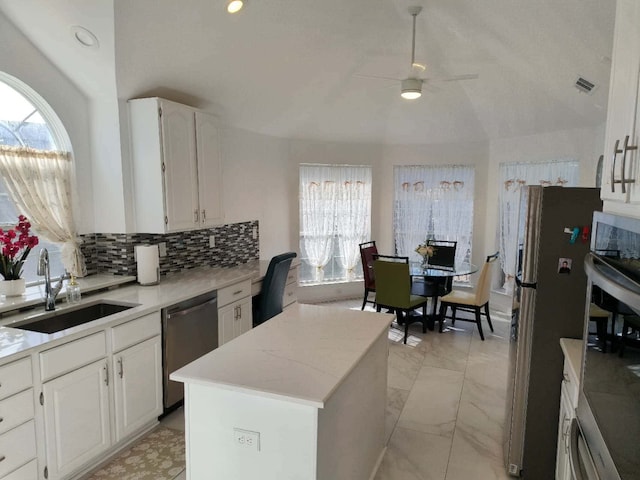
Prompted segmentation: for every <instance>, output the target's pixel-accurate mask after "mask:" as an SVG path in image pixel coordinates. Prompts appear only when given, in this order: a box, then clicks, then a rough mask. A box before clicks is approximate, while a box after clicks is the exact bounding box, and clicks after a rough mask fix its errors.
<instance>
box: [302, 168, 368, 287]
mask: <svg viewBox="0 0 640 480" xmlns="http://www.w3.org/2000/svg"><path fill="white" fill-rule="evenodd" d="M370 237H371V167H370V166H363V165H315V164H313V165H311V164H303V165H300V252H301V261H302V265H301V268H300V275H299V281H300V283H330V282H340V281H350V280H357V279H361V278H362V266H361V263H360V248H359V247H358V245H359V244H360V243H363V242H366V241H369V240H370V239H371V238H370Z"/></svg>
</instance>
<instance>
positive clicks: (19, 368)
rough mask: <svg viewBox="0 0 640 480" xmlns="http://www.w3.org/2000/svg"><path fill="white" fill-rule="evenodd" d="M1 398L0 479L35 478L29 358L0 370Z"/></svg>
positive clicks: (34, 435)
mask: <svg viewBox="0 0 640 480" xmlns="http://www.w3.org/2000/svg"><path fill="white" fill-rule="evenodd" d="M0 398H2V400H0V459H1V460H0V478H1V479H3V480H4V479H5V478H6V479H11V478H16V479H18V478H30V479H33V478H37V473H35V474H34V472H37V460H36V456H37V449H36V432H35V422H34V416H35V407H34V397H33V376H32V370H31V358H30V357H27V358H23V359H21V360H17V361H15V362H11V363H9V364H7V365H3V366H2V367H0ZM23 472H25V473H24V474H23ZM26 473H31V474H32V476H31V477H27V476H26Z"/></svg>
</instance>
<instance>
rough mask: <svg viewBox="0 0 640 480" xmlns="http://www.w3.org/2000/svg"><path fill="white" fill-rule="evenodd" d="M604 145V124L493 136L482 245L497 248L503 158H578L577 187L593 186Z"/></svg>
mask: <svg viewBox="0 0 640 480" xmlns="http://www.w3.org/2000/svg"><path fill="white" fill-rule="evenodd" d="M603 148H604V125H602V126H601V127H598V128H595V129H594V128H584V129H575V130H565V131H561V132H552V133H546V134H541V135H531V136H527V137H516V138H506V139H501V140H494V141H492V142H491V145H490V153H489V166H488V172H489V179H490V183H489V184H488V185H487V192H488V194H487V217H486V219H487V225H486V227H485V239H484V242H485V244H486V245H493V248H494V249H496V250H497V248H498V247H497V244H496V236H495V235H496V228H497V221H498V211H497V209H498V189H499V188H501V186H500V185H499V178H500V177H499V167H500V163H503V162H545V161H549V160H561V159H562V160H577V161H578V162H580V185H578V186H580V187H594V186H595V174H596V164H597V162H598V157H599V156H600V155H601V154H602V150H603Z"/></svg>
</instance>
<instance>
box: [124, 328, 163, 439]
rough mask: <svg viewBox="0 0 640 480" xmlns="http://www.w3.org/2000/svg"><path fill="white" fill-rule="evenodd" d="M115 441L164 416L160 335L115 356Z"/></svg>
mask: <svg viewBox="0 0 640 480" xmlns="http://www.w3.org/2000/svg"><path fill="white" fill-rule="evenodd" d="M112 371H113V372H114V382H113V385H114V393H115V425H116V442H117V441H120V440H122V439H123V438H125V437H127V436H129V435H131V434H132V433H135V432H136V431H137V430H139V429H140V428H141V427H143V426H144V425H145V424H147V423H148V422H149V421H151V420H153V419H154V418H156V417H157V416H158V415H160V414H161V413H162V375H161V373H162V346H161V343H160V335H157V336H155V337H153V338H151V339H149V340H147V341H145V342H142V343H139V344H138V345H134V346H133V347H130V348H128V349H126V350H123V351H122V352H119V353H117V354H115V355H114V356H113V369H112Z"/></svg>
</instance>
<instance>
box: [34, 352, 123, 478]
mask: <svg viewBox="0 0 640 480" xmlns="http://www.w3.org/2000/svg"><path fill="white" fill-rule="evenodd" d="M108 382H109V370H108V363H107V360H106V359H105V360H100V361H98V362H95V363H92V364H90V365H87V366H86V367H82V368H80V369H78V370H75V371H73V372H71V373H68V374H66V375H63V376H61V377H58V378H56V379H55V380H51V381H49V382H46V383H44V384H43V386H42V390H43V394H44V397H43V400H44V421H45V439H46V459H47V467H48V470H49V480H55V479H58V478H65V477H67V476H68V475H69V474H70V473H72V472H73V471H75V470H77V469H78V468H80V467H82V466H83V465H84V464H86V463H87V462H90V461H92V460H93V459H94V458H95V457H96V456H97V455H99V454H101V453H102V452H104V451H105V450H107V448H108V447H109V445H110V443H111V437H110V431H109V394H108V391H109V387H108Z"/></svg>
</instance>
